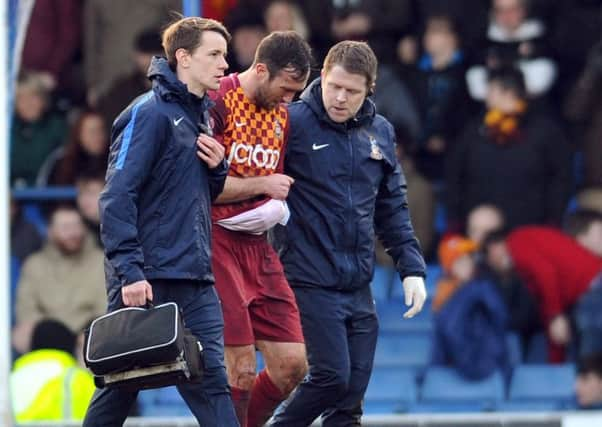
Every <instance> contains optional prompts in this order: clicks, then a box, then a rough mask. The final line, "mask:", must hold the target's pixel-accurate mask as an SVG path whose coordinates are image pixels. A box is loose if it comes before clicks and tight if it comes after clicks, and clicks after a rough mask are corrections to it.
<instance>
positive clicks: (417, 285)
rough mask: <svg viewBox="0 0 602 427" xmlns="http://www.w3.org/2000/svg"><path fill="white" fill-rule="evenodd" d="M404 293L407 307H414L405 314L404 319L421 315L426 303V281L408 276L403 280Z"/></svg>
mask: <svg viewBox="0 0 602 427" xmlns="http://www.w3.org/2000/svg"><path fill="white" fill-rule="evenodd" d="M403 293H404V296H405V303H406V305H407V306H410V305H411V306H412V307H411V308H410V309H409V310H408V311H406V312H405V313H404V314H403V317H404V318H406V319H410V318H412V317H414V316H415V315H416V314H418V313H420V311H421V310H422V306H423V305H424V301H426V287H425V286H424V279H423V278H422V277H419V276H408V277H406V278H405V279H403Z"/></svg>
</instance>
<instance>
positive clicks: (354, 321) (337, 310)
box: [268, 286, 378, 427]
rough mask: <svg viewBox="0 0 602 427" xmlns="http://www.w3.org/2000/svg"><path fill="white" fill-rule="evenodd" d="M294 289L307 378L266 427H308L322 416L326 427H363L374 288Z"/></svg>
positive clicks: (374, 326) (372, 338)
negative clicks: (301, 328) (303, 342)
mask: <svg viewBox="0 0 602 427" xmlns="http://www.w3.org/2000/svg"><path fill="white" fill-rule="evenodd" d="M293 289H294V291H295V296H296V298H297V305H298V306H299V311H300V312H301V324H302V326H303V335H304V336H305V345H306V346H307V359H308V362H309V373H308V375H307V377H306V378H305V379H304V380H303V382H302V383H301V384H299V386H297V388H296V389H295V390H294V391H293V393H292V394H291V395H290V396H289V398H288V399H287V400H286V401H285V402H284V403H283V404H282V405H280V407H279V408H278V410H277V411H276V413H275V414H274V416H273V418H272V419H271V420H270V422H269V423H268V425H270V426H282V427H307V426H309V425H310V424H311V423H312V422H313V420H314V419H316V418H317V417H319V416H320V415H322V425H323V426H324V427H334V426H338V427H343V426H345V427H349V426H360V425H361V416H362V400H363V398H364V393H365V392H366V388H367V387H368V381H369V380H370V373H371V372H372V364H373V361H374V351H375V350H376V339H377V336H378V319H377V317H376V311H375V307H374V301H373V299H372V293H371V291H370V287H369V286H365V287H364V288H362V289H360V290H357V291H354V292H340V291H336V290H327V289H321V288H308V287H299V286H296V287H294V288H293Z"/></svg>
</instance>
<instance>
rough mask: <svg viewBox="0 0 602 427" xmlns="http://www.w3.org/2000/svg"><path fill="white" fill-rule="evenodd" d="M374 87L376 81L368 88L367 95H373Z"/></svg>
mask: <svg viewBox="0 0 602 427" xmlns="http://www.w3.org/2000/svg"><path fill="white" fill-rule="evenodd" d="M375 88H376V83H372V84H371V85H370V87H369V88H368V96H372V95H374V89H375Z"/></svg>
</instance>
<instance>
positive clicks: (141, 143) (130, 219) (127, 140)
mask: <svg viewBox="0 0 602 427" xmlns="http://www.w3.org/2000/svg"><path fill="white" fill-rule="evenodd" d="M166 131H167V127H166V126H165V122H164V118H163V117H162V116H161V115H159V114H157V112H156V111H154V110H153V108H152V105H151V102H149V97H145V98H142V99H141V100H140V101H139V102H138V103H137V104H134V106H133V107H132V108H131V110H130V112H129V114H124V115H122V117H120V118H119V119H118V120H117V122H116V123H115V125H114V129H113V135H112V143H111V151H110V154H109V168H108V170H107V178H106V185H105V188H104V190H103V192H102V193H101V195H100V222H101V230H100V231H101V239H102V243H103V245H104V248H105V255H106V258H107V261H108V263H109V264H110V266H111V267H112V268H113V269H114V270H115V272H116V275H117V277H118V278H119V282H120V284H121V286H124V285H127V284H130V283H134V282H137V281H140V280H145V277H144V273H143V268H144V256H143V253H142V248H141V245H140V241H139V239H138V223H137V219H138V201H139V197H140V191H141V188H142V187H143V186H144V184H145V182H146V180H147V179H148V177H149V175H150V173H151V170H152V167H153V165H154V163H155V159H156V158H157V157H158V155H159V153H160V147H161V146H162V144H164V143H165V140H166V137H167V136H166Z"/></svg>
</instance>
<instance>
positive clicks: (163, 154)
mask: <svg viewBox="0 0 602 427" xmlns="http://www.w3.org/2000/svg"><path fill="white" fill-rule="evenodd" d="M229 39H230V35H229V33H228V32H227V30H226V29H225V28H224V27H223V25H222V24H220V23H218V22H216V21H212V20H208V19H201V18H184V19H181V20H179V21H177V22H175V23H173V24H172V25H171V26H169V27H168V28H167V29H166V30H165V31H164V33H163V46H164V48H165V53H166V56H167V59H164V58H159V57H155V58H153V61H152V63H151V66H150V69H149V73H148V75H149V77H150V79H151V80H152V83H153V89H152V90H151V91H149V92H148V93H146V94H144V95H142V96H140V97H139V98H137V99H136V100H134V101H133V102H132V104H131V105H130V106H128V107H127V108H126V109H125V110H124V111H123V112H122V113H121V114H120V115H119V117H118V118H117V120H116V121H115V123H114V124H113V130H112V135H111V152H110V156H109V168H108V171H107V177H106V181H107V182H106V186H105V189H104V191H103V192H102V194H101V197H100V219H101V237H102V242H103V244H104V248H105V269H106V277H107V292H108V299H109V311H112V310H116V309H118V308H121V307H123V306H124V305H125V306H142V305H144V304H145V303H146V301H147V300H152V301H153V302H154V303H155V304H161V303H165V302H168V301H174V302H176V303H177V304H178V306H179V307H180V309H181V310H182V313H183V318H184V322H185V323H186V327H188V328H190V329H191V330H192V332H193V333H194V334H195V335H196V336H197V338H198V339H199V341H200V342H201V344H202V345H203V350H204V356H203V357H204V366H205V373H204V377H203V380H202V382H200V383H187V384H182V385H179V386H178V390H179V392H180V394H181V395H182V397H183V398H184V400H185V401H186V403H187V404H188V406H189V407H190V409H191V411H192V413H193V414H194V416H195V417H196V418H197V420H198V421H199V423H200V424H201V425H203V426H216V427H217V426H224V427H226V426H227V427H231V426H237V425H238V421H237V419H236V414H235V412H234V407H233V406H232V401H231V399H230V392H229V389H228V382H227V378H226V371H225V367H224V348H223V327H224V323H223V318H222V312H221V307H220V304H219V300H218V298H217V294H216V293H215V290H214V287H213V283H214V279H213V274H212V273H211V263H210V257H211V223H210V214H211V212H210V209H211V202H212V199H214V198H215V197H217V195H218V194H219V193H220V192H221V190H222V189H223V185H224V181H225V178H226V174H227V164H226V162H225V160H224V149H223V147H222V146H221V145H220V144H219V143H218V142H217V141H216V140H215V139H213V138H212V137H210V136H208V135H206V134H202V133H207V132H208V131H207V129H209V128H208V126H207V118H208V117H209V116H208V111H207V109H208V107H209V106H210V105H209V100H208V97H207V95H206V91H207V90H209V89H217V88H218V87H219V78H220V77H221V76H223V74H224V71H225V70H226V69H227V68H228V64H227V62H226V60H225V55H226V50H227V42H228V40H229ZM197 156H198V157H200V158H201V159H202V160H203V161H202V162H199V160H198V158H197ZM136 395H137V392H131V391H126V390H119V389H114V388H112V389H111V388H104V389H102V390H98V391H97V392H96V394H95V396H94V398H93V400H92V402H91V404H90V407H89V409H88V413H87V414H86V418H85V420H84V426H85V427H91V426H98V427H100V426H102V427H107V426H121V425H122V424H123V422H124V420H125V418H126V417H127V414H128V412H129V409H130V406H131V405H132V403H133V402H134V400H135V399H136Z"/></svg>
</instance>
